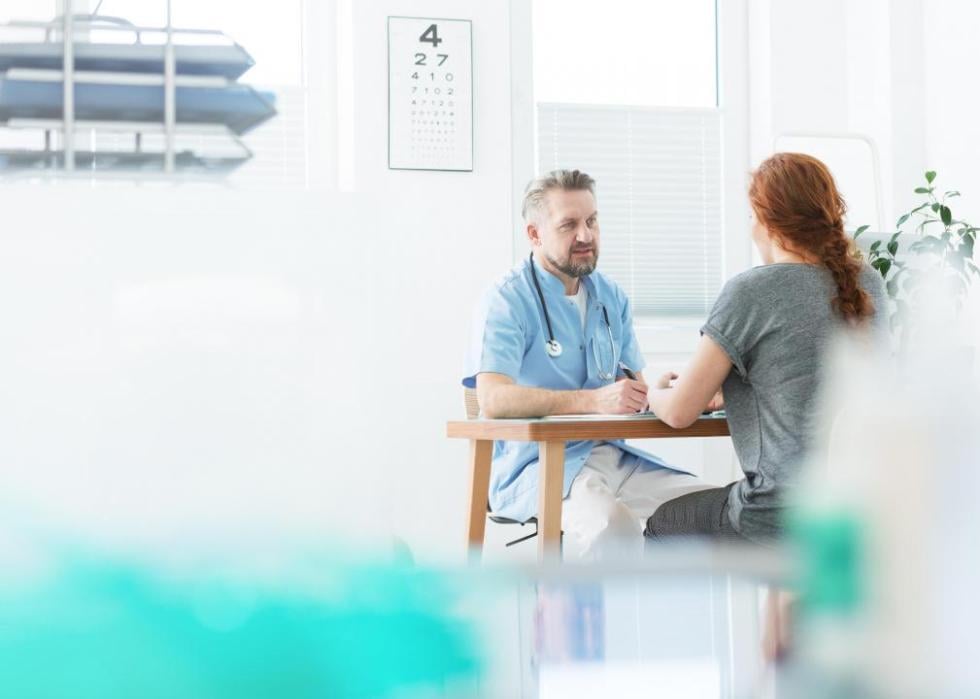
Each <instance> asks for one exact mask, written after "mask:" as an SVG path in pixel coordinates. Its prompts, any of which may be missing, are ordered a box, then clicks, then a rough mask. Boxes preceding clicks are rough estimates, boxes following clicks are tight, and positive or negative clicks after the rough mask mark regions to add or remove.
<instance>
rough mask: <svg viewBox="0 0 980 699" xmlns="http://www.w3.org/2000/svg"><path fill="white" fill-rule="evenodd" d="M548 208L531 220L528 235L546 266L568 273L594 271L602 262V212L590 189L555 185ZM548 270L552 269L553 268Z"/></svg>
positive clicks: (581, 275) (583, 273) (580, 275)
mask: <svg viewBox="0 0 980 699" xmlns="http://www.w3.org/2000/svg"><path fill="white" fill-rule="evenodd" d="M545 204H546V206H547V210H546V211H541V212H539V213H538V214H537V216H536V217H535V220H534V221H531V222H529V223H528V236H529V237H530V238H531V244H532V245H534V246H535V252H536V254H538V255H539V256H540V257H541V258H543V259H542V262H543V263H544V265H545V268H546V269H547V268H548V266H549V265H550V266H551V267H553V268H554V270H557V271H559V272H562V273H563V274H566V275H568V276H569V277H574V278H577V277H584V276H586V275H588V274H591V273H592V272H593V271H594V270H595V267H596V264H597V263H598V262H599V212H598V211H596V206H595V197H593V196H592V193H591V192H589V191H588V190H564V189H553V190H551V191H549V192H548V193H547V194H546V195H545ZM554 270H549V271H554Z"/></svg>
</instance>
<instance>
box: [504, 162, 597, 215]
mask: <svg viewBox="0 0 980 699" xmlns="http://www.w3.org/2000/svg"><path fill="white" fill-rule="evenodd" d="M553 189H562V190H565V191H569V192H574V191H588V192H590V193H591V194H592V196H595V180H594V179H592V178H591V177H589V176H588V175H587V174H585V173H584V172H582V171H581V170H552V171H551V172H549V173H548V174H546V175H541V176H540V177H535V178H534V179H533V180H531V181H530V182H528V184H527V187H525V188H524V205H523V206H522V207H521V215H522V216H523V217H524V220H525V221H529V220H530V219H531V218H532V217H535V218H536V217H537V216H538V214H541V213H544V212H545V203H544V198H545V195H546V194H547V193H548V192H550V191H551V190H553Z"/></svg>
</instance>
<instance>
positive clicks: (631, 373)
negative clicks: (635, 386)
mask: <svg viewBox="0 0 980 699" xmlns="http://www.w3.org/2000/svg"><path fill="white" fill-rule="evenodd" d="M619 368H620V370H621V371H622V372H623V373H624V374H625V375H626V378H627V379H630V380H632V381H637V380H638V379H637V378H636V373H635V372H634V371H633V370H632V369H630V368H629V367H628V366H626V365H625V364H623V363H622V362H620V363H619Z"/></svg>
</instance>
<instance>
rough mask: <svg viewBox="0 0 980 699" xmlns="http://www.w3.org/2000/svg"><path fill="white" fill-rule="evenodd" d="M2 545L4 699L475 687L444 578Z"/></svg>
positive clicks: (465, 633)
mask: <svg viewBox="0 0 980 699" xmlns="http://www.w3.org/2000/svg"><path fill="white" fill-rule="evenodd" d="M0 538H4V539H6V541H0V562H2V569H3V570H4V574H3V577H2V578H0V657H2V658H3V662H2V663H0V687H2V688H3V695H4V696H9V697H80V698H88V697H99V698H111V697H119V698H123V697H125V698H131V697H144V698H145V697H168V698H171V697H181V698H182V699H192V698H198V697H201V698H203V697H238V698H242V699H244V698H248V697H330V698H331V699H352V698H355V697H357V698H361V697H395V696H397V697H398V699H411V698H413V697H429V696H433V691H435V690H438V691H440V692H444V693H442V694H439V696H447V697H453V696H460V697H462V696H468V693H467V692H466V691H465V690H463V689H460V690H459V691H458V692H455V693H454V692H453V688H454V687H456V686H457V685H458V684H460V685H461V686H462V687H465V686H467V685H466V683H467V682H470V683H472V682H473V681H474V680H475V679H476V678H478V677H479V675H480V672H481V667H482V666H481V661H480V659H479V657H478V652H477V636H476V632H475V629H474V628H473V626H474V625H473V624H472V623H471V622H465V621H463V620H462V618H461V617H459V616H458V615H455V614H454V609H455V606H454V605H455V603H456V601H458V597H459V592H460V589H461V586H458V583H454V581H453V580H451V579H450V578H448V577H447V576H444V575H441V574H437V573H434V572H426V571H419V570H416V569H411V568H405V567H399V566H381V565H377V566H370V565H358V564H352V563H350V562H347V563H345V562H343V561H338V560H332V559H330V558H329V557H326V556H322V557H308V558H306V559H305V560H303V561H302V565H301V566H298V567H297V568H296V569H295V570H288V571H286V570H283V569H282V568H281V567H277V570H276V573H275V574H270V573H269V572H268V571H266V572H265V573H256V572H254V571H253V572H252V573H249V574H245V573H243V572H234V573H233V572H229V571H228V570H227V569H219V570H217V571H216V572H209V571H207V570H203V571H202V570H201V569H200V568H195V569H194V570H187V569H186V568H187V567H186V566H185V567H183V568H182V569H181V570H177V571H175V570H173V569H170V570H162V569H161V568H159V567H157V566H149V565H146V564H141V563H137V562H134V561H132V560H118V559H114V558H112V557H107V556H98V555H94V554H86V553H84V552H78V551H76V552H68V551H65V550H61V551H51V550H47V551H41V553H40V555H38V554H37V552H36V551H35V550H34V549H33V548H32V547H31V546H30V545H28V544H29V542H28V543H25V542H24V541H23V540H21V541H19V542H17V544H16V545H12V544H11V542H12V541H14V539H13V538H12V532H11V531H9V530H8V531H4V530H3V529H2V528H0ZM12 551H13V552H14V554H16V552H18V551H19V552H20V553H21V554H24V552H30V551H34V552H33V553H30V554H29V555H26V556H25V555H12V554H11V552H12Z"/></svg>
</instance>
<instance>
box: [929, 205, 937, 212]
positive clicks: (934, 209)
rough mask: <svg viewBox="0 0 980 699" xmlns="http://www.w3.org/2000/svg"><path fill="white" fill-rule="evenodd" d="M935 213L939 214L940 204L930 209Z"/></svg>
mask: <svg viewBox="0 0 980 699" xmlns="http://www.w3.org/2000/svg"><path fill="white" fill-rule="evenodd" d="M930 208H931V209H932V210H933V211H934V212H936V213H939V204H933V205H932V206H931V207H930Z"/></svg>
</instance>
